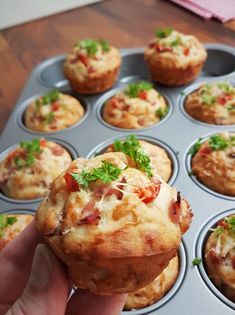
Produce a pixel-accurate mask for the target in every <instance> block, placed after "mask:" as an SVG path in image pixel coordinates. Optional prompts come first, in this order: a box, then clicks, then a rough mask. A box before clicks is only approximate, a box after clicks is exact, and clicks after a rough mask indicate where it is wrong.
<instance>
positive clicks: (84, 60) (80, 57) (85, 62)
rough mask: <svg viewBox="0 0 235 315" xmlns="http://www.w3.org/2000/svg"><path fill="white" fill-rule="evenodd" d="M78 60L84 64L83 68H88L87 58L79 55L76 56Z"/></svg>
mask: <svg viewBox="0 0 235 315" xmlns="http://www.w3.org/2000/svg"><path fill="white" fill-rule="evenodd" d="M78 60H79V61H81V62H82V63H83V64H84V66H86V67H87V66H88V58H87V56H85V55H79V56H78Z"/></svg>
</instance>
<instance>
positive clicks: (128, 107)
mask: <svg viewBox="0 0 235 315" xmlns="http://www.w3.org/2000/svg"><path fill="white" fill-rule="evenodd" d="M167 113H168V106H167V104H166V101H165V99H164V98H163V97H162V96H161V95H160V94H159V93H158V92H157V91H156V90H155V89H154V88H153V85H152V84H151V83H148V82H138V83H130V84H129V85H128V86H127V88H126V89H125V90H124V91H121V92H119V93H117V94H116V95H114V96H113V97H112V98H110V99H109V100H108V101H107V102H106V103H105V105H104V109H103V118H104V120H105V121H106V122H107V123H108V124H110V125H112V126H115V127H119V128H125V129H142V128H146V127H149V126H152V125H154V124H156V123H158V122H159V121H160V120H161V119H163V118H164V117H165V116H166V115H167Z"/></svg>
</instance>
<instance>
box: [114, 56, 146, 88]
mask: <svg viewBox="0 0 235 315" xmlns="http://www.w3.org/2000/svg"><path fill="white" fill-rule="evenodd" d="M137 65H138V66H137ZM149 77H150V73H149V70H148V67H147V64H146V62H145V60H144V56H143V51H142V52H137V53H132V54H126V55H125V54H124V56H123V57H122V65H121V69H120V73H119V77H118V80H119V81H120V82H122V83H127V82H130V81H131V80H132V79H133V78H135V79H137V80H138V79H140V78H142V79H143V78H144V79H145V80H146V79H147V78H149Z"/></svg>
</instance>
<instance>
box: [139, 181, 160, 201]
mask: <svg viewBox="0 0 235 315" xmlns="http://www.w3.org/2000/svg"><path fill="white" fill-rule="evenodd" d="M160 188H161V182H158V183H156V184H155V185H152V186H147V187H139V188H137V189H136V190H135V192H136V193H137V194H138V196H139V198H140V199H141V200H142V201H143V202H144V203H150V202H152V201H153V200H154V199H155V198H156V197H157V195H158V194H159V191H160Z"/></svg>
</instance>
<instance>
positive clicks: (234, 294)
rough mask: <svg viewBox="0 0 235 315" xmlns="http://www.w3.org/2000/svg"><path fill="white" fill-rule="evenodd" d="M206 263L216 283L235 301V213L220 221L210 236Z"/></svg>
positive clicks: (208, 271) (206, 250)
mask: <svg viewBox="0 0 235 315" xmlns="http://www.w3.org/2000/svg"><path fill="white" fill-rule="evenodd" d="M205 265H206V269H207V273H208V276H209V277H210V279H211V281H212V282H213V283H214V285H215V286H216V287H217V288H218V289H219V290H220V291H221V292H222V293H223V294H224V295H225V296H226V297H227V298H228V299H230V300H231V301H233V302H235V215H231V216H229V217H226V218H224V219H223V220H221V221H219V223H218V225H217V227H216V229H215V230H214V231H213V232H212V233H211V235H210V236H209V238H208V240H207V242H206V246H205Z"/></svg>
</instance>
